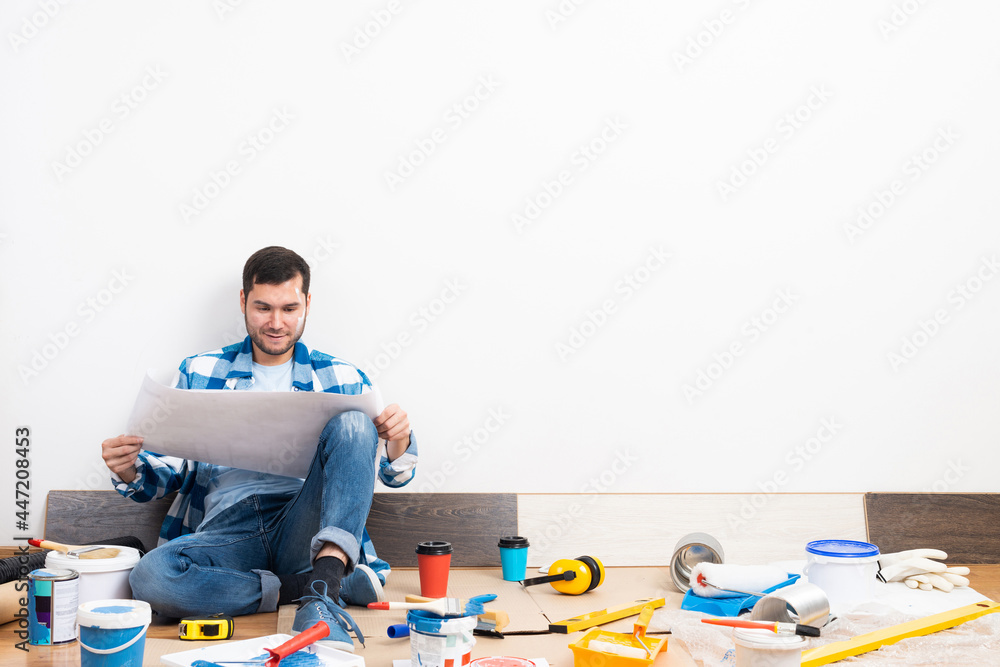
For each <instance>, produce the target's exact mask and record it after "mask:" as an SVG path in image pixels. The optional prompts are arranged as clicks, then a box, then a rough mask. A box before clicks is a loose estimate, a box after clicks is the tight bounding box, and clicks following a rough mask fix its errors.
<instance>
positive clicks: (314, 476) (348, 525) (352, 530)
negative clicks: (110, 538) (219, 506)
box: [129, 412, 378, 617]
mask: <svg viewBox="0 0 1000 667" xmlns="http://www.w3.org/2000/svg"><path fill="white" fill-rule="evenodd" d="M377 448H378V433H377V431H376V430H375V426H374V424H372V422H371V420H370V419H369V418H368V417H366V416H365V415H364V414H363V413H361V412H344V413H341V414H339V415H337V416H336V417H334V418H332V419H331V420H330V421H329V422H327V424H326V427H325V428H324V429H323V433H322V435H321V436H320V439H319V445H318V446H317V448H316V455H315V456H314V457H313V460H312V464H311V465H310V467H309V473H308V474H307V475H306V479H305V482H304V483H303V485H302V488H301V489H300V490H299V492H298V493H297V494H296V495H294V496H289V495H284V494H268V495H252V496H249V497H247V498H244V499H243V500H241V501H240V502H238V503H236V504H235V505H233V506H232V507H229V508H227V509H225V510H223V511H222V512H221V513H220V514H218V515H217V516H215V517H213V518H212V519H211V520H210V521H209V522H208V523H207V524H205V525H204V526H201V527H199V529H198V532H196V533H192V534H189V535H183V536H181V537H178V538H176V539H174V540H171V541H170V542H168V543H166V544H164V545H162V546H159V547H157V548H156V549H153V550H152V551H150V552H149V553H148V554H146V555H145V556H144V557H143V558H142V559H141V560H140V561H139V563H138V564H137V565H136V566H135V568H134V569H133V570H132V573H131V575H130V576H129V583H130V584H131V586H132V593H133V595H134V596H135V598H136V599H138V600H145V601H146V602H148V603H149V604H150V606H151V607H152V608H153V609H155V610H156V611H157V612H158V613H160V614H162V615H164V616H171V617H180V616H190V615H192V614H199V615H200V614H215V613H223V614H228V615H230V616H238V615H243V614H253V613H257V612H268V611H275V610H276V609H277V606H278V589H279V587H280V584H279V581H278V577H277V576H276V575H277V574H293V573H296V572H304V571H307V570H309V569H310V568H311V567H312V561H313V560H314V559H315V558H316V554H317V553H318V552H319V550H320V548H321V547H322V546H323V543H324V542H332V543H333V544H335V545H337V546H338V547H340V548H341V549H343V550H344V553H346V554H347V557H348V565H347V571H348V572H350V571H351V570H353V568H354V565H355V564H357V563H358V562H359V558H361V559H362V561H361V562H364V561H363V558H364V556H363V554H361V537H362V532H363V531H364V527H365V521H366V520H367V519H368V510H370V509H371V504H372V493H373V491H374V489H375V453H376V450H377Z"/></svg>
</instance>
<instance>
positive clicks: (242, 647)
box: [160, 634, 365, 667]
mask: <svg viewBox="0 0 1000 667" xmlns="http://www.w3.org/2000/svg"><path fill="white" fill-rule="evenodd" d="M291 638H292V635H285V634H276V635H267V636H266V637H255V638H254V639H244V640H243V641H238V642H234V641H232V640H230V641H226V642H221V643H214V642H213V643H212V645H211V646H206V647H204V648H196V649H193V650H190V651H182V652H180V653H170V654H169V655H164V656H161V657H160V661H161V662H162V663H163V664H164V665H170V667H191V663H193V662H194V661H195V660H207V661H209V662H218V661H220V660H252V659H254V658H256V657H258V656H260V655H261V654H262V653H265V651H264V649H266V648H274V647H276V646H280V645H281V644H284V643H285V642H287V641H288V640H289V639H291ZM301 653H308V654H311V655H315V656H316V658H315V659H313V658H308V660H309V661H310V662H314V663H316V665H317V667H365V659H364V658H362V657H361V656H359V655H353V654H351V653H347V652H346V651H338V650H337V649H335V648H329V647H327V646H323V645H322V644H312V645H311V646H307V647H306V648H304V649H300V650H299V651H297V652H295V653H293V654H292V655H290V656H288V657H287V658H284V659H283V660H282V661H281V664H282V666H284V664H285V663H286V662H287V663H288V665H290V666H291V665H292V664H293V661H292V658H293V656H298V655H299V654H301ZM303 657H306V656H303ZM317 660H318V662H317ZM227 667H239V665H231V666H227Z"/></svg>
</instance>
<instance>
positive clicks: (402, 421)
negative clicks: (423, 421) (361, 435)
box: [374, 403, 410, 462]
mask: <svg viewBox="0 0 1000 667" xmlns="http://www.w3.org/2000/svg"><path fill="white" fill-rule="evenodd" d="M374 424H375V428H376V429H377V430H378V437H380V438H382V439H383V440H386V441H387V442H386V445H385V453H386V456H387V457H388V458H389V461H390V462H391V461H395V460H396V459H398V458H399V457H400V456H402V455H403V453H404V452H405V451H406V448H407V447H409V446H410V420H409V418H408V417H407V415H406V413H405V412H404V411H403V409H402V408H401V407H399V405H398V404H396V403H393V404H392V405H389V406H387V407H386V408H385V410H383V411H382V414H380V415H379V416H378V417H376V418H375V420H374Z"/></svg>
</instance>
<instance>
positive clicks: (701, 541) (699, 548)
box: [670, 533, 725, 593]
mask: <svg viewBox="0 0 1000 667" xmlns="http://www.w3.org/2000/svg"><path fill="white" fill-rule="evenodd" d="M724 560H725V553H723V551H722V545H721V544H719V541H718V540H717V539H715V538H714V537H712V536H711V535H709V534H708V533H690V534H688V535H685V536H684V537H682V538H681V539H679V540H677V546H675V547H674V555H673V556H672V557H671V558H670V578H671V579H672V580H673V582H674V586H676V587H677V590H679V591H680V592H682V593H686V592H687V591H688V589H690V588H691V583H690V582H691V570H693V569H694V566H695V565H697V564H698V563H722V562H723V561H724Z"/></svg>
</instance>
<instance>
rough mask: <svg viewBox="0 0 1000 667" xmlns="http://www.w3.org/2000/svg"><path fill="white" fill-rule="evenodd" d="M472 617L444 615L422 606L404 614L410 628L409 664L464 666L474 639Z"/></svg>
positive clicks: (426, 666) (474, 626) (474, 625)
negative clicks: (424, 608)
mask: <svg viewBox="0 0 1000 667" xmlns="http://www.w3.org/2000/svg"><path fill="white" fill-rule="evenodd" d="M477 622H478V621H477V619H476V617H475V616H457V617H445V616H438V615H437V614H433V613H431V612H429V611H424V610H423V609H411V610H410V611H408V612H407V613H406V624H407V625H408V626H409V628H410V663H411V664H413V665H420V667H446V666H451V665H454V666H455V667H459V666H460V665H467V664H469V662H470V661H471V660H472V647H473V646H474V645H475V643H476V638H475V637H474V636H473V634H472V631H473V630H474V629H475V628H476V623H477Z"/></svg>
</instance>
